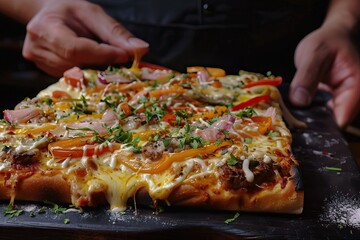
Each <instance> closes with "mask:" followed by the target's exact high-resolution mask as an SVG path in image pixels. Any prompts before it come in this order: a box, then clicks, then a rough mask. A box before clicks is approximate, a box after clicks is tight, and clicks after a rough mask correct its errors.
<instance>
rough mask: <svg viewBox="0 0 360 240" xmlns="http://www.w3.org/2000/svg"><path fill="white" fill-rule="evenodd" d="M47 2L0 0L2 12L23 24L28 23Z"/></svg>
mask: <svg viewBox="0 0 360 240" xmlns="http://www.w3.org/2000/svg"><path fill="white" fill-rule="evenodd" d="M47 1H48V0H32V1H22V0H11V1H9V0H0V12H2V13H3V14H5V15H7V16H9V17H11V18H13V19H15V20H17V21H19V22H21V23H28V22H29V21H30V20H31V18H32V17H33V16H34V15H35V14H36V13H37V12H38V11H40V9H41V8H42V6H43V5H44V4H46V2H47Z"/></svg>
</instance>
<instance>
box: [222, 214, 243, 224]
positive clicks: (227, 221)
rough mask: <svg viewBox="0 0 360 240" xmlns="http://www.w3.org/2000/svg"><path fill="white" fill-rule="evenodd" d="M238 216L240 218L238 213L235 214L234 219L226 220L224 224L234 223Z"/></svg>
mask: <svg viewBox="0 0 360 240" xmlns="http://www.w3.org/2000/svg"><path fill="white" fill-rule="evenodd" d="M239 216H240V213H235V215H234V217H232V218H228V219H226V220H225V223H226V224H229V223H232V222H234V221H235V220H236V219H237V218H238V217H239Z"/></svg>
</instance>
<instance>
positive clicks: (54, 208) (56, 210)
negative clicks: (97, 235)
mask: <svg viewBox="0 0 360 240" xmlns="http://www.w3.org/2000/svg"><path fill="white" fill-rule="evenodd" d="M44 203H45V204H47V205H50V206H51V210H52V211H53V212H54V213H56V214H64V213H65V212H66V210H67V208H65V207H61V206H59V205H58V204H56V203H53V202H50V201H44Z"/></svg>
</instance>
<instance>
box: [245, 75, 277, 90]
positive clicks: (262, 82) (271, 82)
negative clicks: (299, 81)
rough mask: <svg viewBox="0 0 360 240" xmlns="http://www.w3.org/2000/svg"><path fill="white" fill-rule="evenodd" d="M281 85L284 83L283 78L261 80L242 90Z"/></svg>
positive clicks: (250, 83)
mask: <svg viewBox="0 0 360 240" xmlns="http://www.w3.org/2000/svg"><path fill="white" fill-rule="evenodd" d="M281 83H282V77H275V78H265V79H260V80H258V81H254V82H249V83H247V84H246V85H245V86H243V87H242V88H251V87H255V86H261V85H271V86H279V85H280V84H281Z"/></svg>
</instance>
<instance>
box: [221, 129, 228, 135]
mask: <svg viewBox="0 0 360 240" xmlns="http://www.w3.org/2000/svg"><path fill="white" fill-rule="evenodd" d="M220 132H222V133H223V134H224V135H225V137H229V130H225V129H223V130H220Z"/></svg>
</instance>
